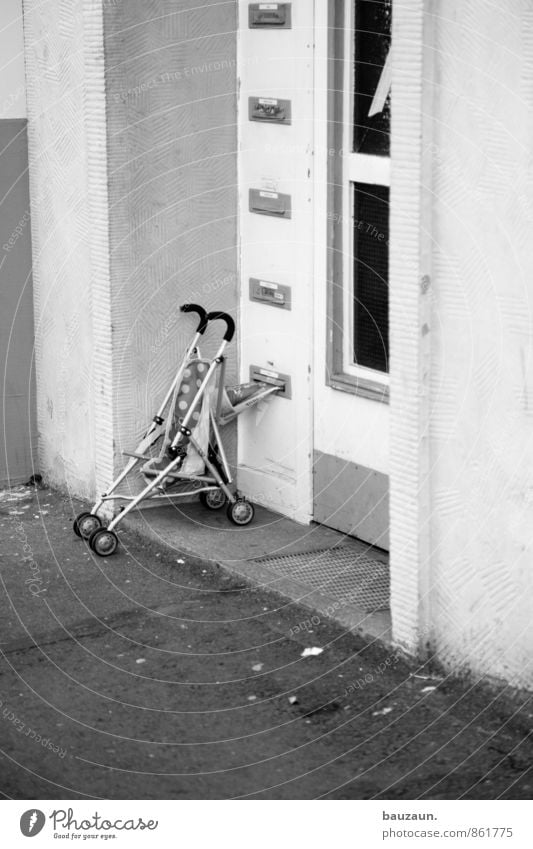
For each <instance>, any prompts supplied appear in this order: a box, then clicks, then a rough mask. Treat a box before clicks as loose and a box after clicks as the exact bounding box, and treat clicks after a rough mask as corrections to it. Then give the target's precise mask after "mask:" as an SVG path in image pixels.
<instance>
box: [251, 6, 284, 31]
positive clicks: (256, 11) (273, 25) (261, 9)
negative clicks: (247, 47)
mask: <svg viewBox="0 0 533 849" xmlns="http://www.w3.org/2000/svg"><path fill="white" fill-rule="evenodd" d="M291 26H292V21H291V4H290V3H250V4H249V5H248V27H249V28H250V29H291Z"/></svg>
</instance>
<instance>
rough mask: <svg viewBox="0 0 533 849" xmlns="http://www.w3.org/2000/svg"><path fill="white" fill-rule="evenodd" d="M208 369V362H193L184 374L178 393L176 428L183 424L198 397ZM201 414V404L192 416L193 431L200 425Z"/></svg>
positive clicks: (191, 426) (175, 413)
mask: <svg viewBox="0 0 533 849" xmlns="http://www.w3.org/2000/svg"><path fill="white" fill-rule="evenodd" d="M208 368H209V363H208V362H204V361H203V360H193V361H192V362H191V363H190V364H189V365H188V366H187V368H186V369H185V371H184V372H183V379H182V381H181V386H180V388H179V391H178V397H177V399H176V407H175V411H174V425H175V427H177V426H178V425H179V424H181V422H182V421H183V419H184V418H185V416H186V415H187V413H188V411H189V408H190V406H191V404H192V402H193V401H194V399H195V397H196V393H197V392H198V390H199V388H200V386H201V385H202V381H203V379H204V378H205V375H206V373H207V369H208ZM200 412H201V404H199V405H198V408H197V409H196V410H195V411H194V413H193V414H192V419H191V422H190V428H191V430H193V429H194V426H195V425H196V424H198V421H199V419H200Z"/></svg>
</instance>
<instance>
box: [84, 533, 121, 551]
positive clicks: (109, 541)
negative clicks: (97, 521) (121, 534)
mask: <svg viewBox="0 0 533 849" xmlns="http://www.w3.org/2000/svg"><path fill="white" fill-rule="evenodd" d="M89 545H90V547H91V548H92V550H93V551H94V552H95V554H99V555H100V557H109V555H110V554H114V553H115V551H116V550H117V548H118V537H117V535H116V534H115V533H113V531H108V530H107V528H97V529H96V530H95V531H93V532H92V534H91V536H90V537H89Z"/></svg>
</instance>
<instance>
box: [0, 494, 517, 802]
mask: <svg viewBox="0 0 533 849" xmlns="http://www.w3.org/2000/svg"><path fill="white" fill-rule="evenodd" d="M19 495H20V497H19ZM80 507H81V505H79V504H72V503H69V501H68V499H66V498H63V497H61V496H60V495H57V494H54V493H50V492H49V491H48V490H46V489H43V490H37V491H34V490H29V491H20V493H17V492H14V493H12V494H9V493H7V494H5V493H4V494H3V495H2V497H0V532H1V534H2V537H1V538H2V555H3V557H2V566H1V579H2V611H1V612H2V616H1V618H0V642H1V648H2V660H1V667H0V673H1V675H0V700H1V702H2V704H1V705H0V720H1V722H0V729H1V731H0V733H1V744H0V745H1V748H2V750H3V753H4V754H3V756H2V758H1V760H2V762H3V763H2V766H3V770H2V775H3V776H4V778H3V785H2V787H1V790H2V793H3V795H4V796H6V797H12V798H30V799H31V798H45V799H46V798H50V799H57V798H63V799H65V798H68V799H74V798H116V799H119V798H130V799H131V798H133V799H135V798H146V799H150V798H176V799H179V798H199V799H214V798H255V799H274V798H275V799H278V798H279V799H311V798H328V799H357V798H364V799H368V798H382V799H383V798H388V799H392V798H408V799H415V798H424V799H432V798H433V799H434V798H497V797H504V798H530V796H531V792H532V785H533V782H532V779H531V777H530V775H529V769H530V764H531V762H532V754H533V751H532V747H531V744H530V742H528V739H527V738H528V735H529V733H530V728H531V717H532V713H531V707H530V706H529V698H528V697H527V696H526V695H525V694H517V693H511V692H510V691H509V690H508V689H505V688H501V689H499V690H493V689H491V688H489V687H487V686H486V684H485V682H483V681H470V682H460V681H456V680H453V679H451V678H445V679H442V678H439V677H437V676H436V675H435V674H433V673H432V672H431V671H430V670H428V669H427V668H417V667H416V664H409V663H407V662H406V661H405V659H403V658H402V657H401V656H400V655H399V654H398V653H397V652H395V651H394V650H393V649H391V648H390V647H387V646H386V645H384V644H383V643H382V642H381V641H378V640H376V639H373V638H368V637H365V638H363V637H362V636H360V634H358V633H356V632H355V631H354V630H350V629H348V628H346V627H343V626H342V625H339V624H338V623H335V622H333V621H331V620H330V619H328V618H327V616H324V615H321V614H320V613H316V612H313V611H312V610H311V609H310V608H309V607H305V606H302V604H300V603H297V602H295V601H293V600H292V599H291V598H287V597H286V596H282V595H280V594H279V593H278V592H277V590H279V589H280V587H281V588H282V589H283V588H284V585H283V584H282V582H278V581H276V580H273V581H272V582H270V583H269V584H268V585H265V586H261V585H260V584H261V576H259V573H258V572H256V571H254V570H255V569H256V566H254V565H253V563H252V564H251V565H250V563H249V561H248V560H247V561H245V562H242V561H241V554H240V550H241V549H240V546H241V543H242V537H239V536H238V534H240V533H241V531H242V529H236V530H235V531H234V532H233V531H229V530H228V531H224V532H222V531H221V530H220V528H218V530H217V527H218V526H217V525H216V522H218V518H217V520H216V522H215V530H214V531H213V532H212V535H211V536H209V539H210V540H211V542H210V543H209V545H210V546H215V547H214V548H211V549H209V550H206V553H205V555H204V556H203V557H199V556H198V554H197V553H196V554H194V553H193V551H196V552H198V551H199V548H198V542H197V541H198V540H201V539H202V538H205V539H206V540H207V539H208V536H207V535H206V536H205V537H204V534H206V531H205V528H204V530H202V531H201V530H200V529H198V528H197V529H196V531H194V532H193V528H192V527H190V526H186V525H181V526H180V527H181V528H182V530H181V531H180V532H181V533H185V534H186V539H184V543H185V544H184V545H183V547H182V548H181V550H180V549H179V548H176V545H175V543H174V544H173V545H170V546H169V545H168V539H167V537H166V534H169V533H170V532H171V530H173V529H174V530H175V527H174V526H173V523H175V526H176V527H177V526H178V525H180V522H179V521H178V518H177V517H176V516H173V518H172V519H170V518H169V517H168V516H167V517H166V518H165V517H159V519H157V521H156V518H155V511H153V512H152V511H151V512H150V515H148V516H147V518H146V517H145V521H147V522H148V524H149V525H150V526H151V530H150V537H147V536H145V535H144V531H143V532H142V533H143V537H142V538H141V536H139V533H140V527H139V524H138V523H139V519H137V520H136V522H137V525H136V526H134V525H133V523H132V524H131V525H130V527H129V529H127V530H126V531H125V532H124V533H123V534H122V537H121V542H122V547H121V549H120V552H119V553H117V555H115V556H114V557H112V558H109V559H99V558H96V557H95V556H93V554H92V553H91V552H90V551H89V549H88V548H87V546H86V545H85V544H84V543H83V542H81V541H80V540H79V539H78V538H77V537H75V536H74V534H73V533H72V530H71V524H72V518H73V516H74V515H75V513H76V512H78V511H79V509H80ZM186 509H187V511H190V512H189V519H190V520H191V522H193V524H194V516H195V515H196V513H195V509H193V508H186ZM191 517H192V518H191ZM212 519H213V517H210V520H209V521H210V522H211V520H212ZM221 519H222V517H221ZM258 519H259V524H258V528H259V529H260V528H263V530H261V531H258V532H257V536H255V535H254V537H253V539H254V541H255V544H256V549H255V553H256V555H259V554H261V553H264V546H265V544H266V542H268V535H269V534H271V533H272V528H271V529H270V530H269V531H268V532H267V527H268V525H269V523H271V522H272V521H275V522H276V525H275V528H276V530H275V534H274V537H272V536H271V537H270V539H271V541H270V542H269V543H268V545H269V546H272V539H273V538H274V539H275V540H276V544H277V545H279V544H281V547H282V548H283V550H284V551H285V553H286V552H287V551H291V550H292V549H291V548H290V546H291V545H292V546H294V549H296V548H298V549H299V550H305V549H302V546H304V545H309V548H311V549H312V550H315V551H316V549H317V548H321V547H322V540H320V541H318V540H317V538H316V537H315V536H313V537H312V539H307V538H305V539H304V538H298V539H297V540H294V539H293V540H292V541H291V540H289V538H288V537H287V536H284V534H288V533H289V529H287V528H286V527H285V526H284V525H283V524H282V523H278V520H277V519H274V520H273V519H272V517H271V516H270V515H266V516H263V517H261V516H259V517H258ZM213 521H215V520H214V519H213ZM160 522H162V524H159V523H160ZM202 522H204V523H205V516H204V517H203V519H202ZM171 526H172V527H171ZM184 527H188V528H189V529H188V530H187V531H186V532H185V531H183V528H184ZM210 533H211V532H210ZM250 533H251V530H250ZM254 533H255V532H254ZM289 536H290V535H289ZM195 540H196V541H195ZM236 540H238V542H236ZM261 540H262V542H261ZM217 541H218V542H217ZM318 542H319V543H320V544H318ZM232 546H235V548H233V549H232ZM262 546H263V547H262ZM309 548H308V549H307V550H308V551H309ZM271 551H272V549H270V553H271ZM219 552H222V553H224V557H225V558H226V559H225V560H224V565H223V566H219V565H217V563H216V561H217V558H218V557H219ZM267 553H269V552H267ZM228 564H229V565H228ZM268 568H269V569H270V568H271V567H268ZM291 568H292V567H291ZM252 572H253V574H252ZM258 577H259V580H258ZM291 580H292V579H291ZM330 589H331V588H330ZM304 594H305V593H304ZM378 615H379V616H381V617H385V618H384V619H383V621H385V620H386V613H384V612H383V611H379V612H378ZM317 620H318V621H317ZM360 624H361V623H358V625H357V627H359V626H360Z"/></svg>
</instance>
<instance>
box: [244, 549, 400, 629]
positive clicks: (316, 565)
mask: <svg viewBox="0 0 533 849" xmlns="http://www.w3.org/2000/svg"><path fill="white" fill-rule="evenodd" d="M255 562H256V563H263V564H264V565H265V566H268V567H269V568H270V569H273V570H274V571H276V572H277V573H278V574H279V575H283V576H284V577H286V578H292V579H294V580H295V581H299V582H300V583H302V584H307V585H308V586H310V587H312V588H313V589H315V590H321V591H322V592H323V593H325V594H326V595H328V596H329V597H330V598H333V599H334V600H335V601H339V602H340V603H341V604H342V605H343V606H344V605H347V604H350V605H353V606H354V607H359V608H361V609H362V610H364V611H366V612H367V613H373V612H375V611H377V610H387V609H388V607H389V598H390V579H389V567H388V564H387V563H382V562H381V561H380V560H374V559H373V558H372V557H369V555H368V554H362V553H361V552H358V551H355V550H354V548H353V547H352V546H348V545H344V546H338V547H336V548H327V549H319V550H317V551H307V552H304V553H301V554H281V555H276V556H274V557H263V558H261V559H259V560H256V561H255Z"/></svg>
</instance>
